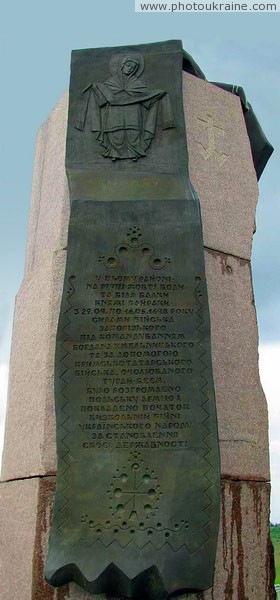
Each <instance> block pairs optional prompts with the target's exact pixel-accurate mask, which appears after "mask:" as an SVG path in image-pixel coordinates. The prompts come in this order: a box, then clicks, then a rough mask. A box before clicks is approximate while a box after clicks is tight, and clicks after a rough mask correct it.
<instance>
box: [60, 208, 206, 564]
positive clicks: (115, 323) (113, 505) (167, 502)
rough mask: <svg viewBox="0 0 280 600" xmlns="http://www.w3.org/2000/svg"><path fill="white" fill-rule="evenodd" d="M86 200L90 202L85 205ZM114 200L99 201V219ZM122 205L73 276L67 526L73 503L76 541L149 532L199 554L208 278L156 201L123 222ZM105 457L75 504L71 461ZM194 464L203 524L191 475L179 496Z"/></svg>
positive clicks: (158, 541)
mask: <svg viewBox="0 0 280 600" xmlns="http://www.w3.org/2000/svg"><path fill="white" fill-rule="evenodd" d="M180 207H182V208H183V207H184V203H181V202H180V203H179V204H178V205H177V204H176V205H175V204H174V202H172V203H171V205H170V210H171V211H172V212H174V211H176V210H178V208H180ZM89 208H91V207H90V205H86V204H85V206H84V210H86V211H87V210H89ZM106 208H107V206H102V205H101V204H100V203H98V204H97V205H95V210H96V211H97V213H96V223H98V214H99V211H101V212H102V211H104V210H105V209H106ZM124 208H125V207H124V206H122V210H123V209H124ZM118 210H119V209H118V206H117V204H116V203H112V204H111V210H110V215H111V223H110V226H109V230H110V235H109V236H108V239H107V237H106V235H103V238H102V239H103V243H102V246H103V252H102V253H100V254H99V253H97V252H95V253H94V254H92V256H91V261H90V263H87V267H86V269H84V273H83V274H82V275H81V274H79V268H78V265H79V257H78V258H76V261H77V262H76V264H77V269H75V271H74V272H75V275H74V274H73V272H72V274H71V276H70V277H69V284H70V285H69V286H68V292H67V295H66V303H65V310H64V320H63V327H62V331H63V336H64V340H63V344H62V361H61V376H60V379H61V395H62V398H63V408H62V412H63V428H64V431H63V439H62V443H63V448H64V450H65V453H64V462H65V470H64V472H63V488H62V492H63V501H62V507H61V524H60V525H59V530H60V531H61V532H64V530H65V527H66V529H67V528H68V521H67V520H65V516H66V515H65V514H64V513H65V512H66V513H67V510H68V507H69V505H70V504H71V503H72V510H73V511H74V513H75V516H74V517H73V515H72V520H73V521H74V522H75V523H76V529H75V527H73V531H72V545H73V546H75V545H76V544H77V543H78V542H79V539H80V540H83V541H84V543H86V544H87V545H88V544H89V545H90V546H92V545H94V544H96V543H99V542H100V543H101V544H102V545H103V546H104V547H105V548H107V547H108V546H109V545H110V544H111V543H112V540H115V542H116V543H118V544H119V545H120V546H121V548H125V547H126V546H127V545H128V544H130V543H131V542H132V541H133V540H134V541H135V544H136V546H137V547H138V548H142V547H144V546H145V544H146V543H147V541H148V540H150V541H152V543H153V545H154V546H155V547H156V548H158V549H159V548H163V547H164V546H165V544H167V543H168V547H169V549H172V551H174V552H176V551H177V550H178V549H179V548H182V547H185V548H186V549H187V550H188V552H189V553H190V554H192V553H195V552H196V551H197V550H198V549H199V548H200V547H201V546H203V545H204V544H206V543H207V541H208V539H209V534H208V532H207V526H208V525H209V522H210V521H209V515H208V513H207V512H205V513H204V511H205V509H206V507H209V506H211V503H212V499H211V494H210V496H209V494H208V493H207V490H208V489H209V486H210V487H211V473H212V468H213V467H212V461H211V452H210V446H209V444H208V442H209V435H210V429H209V427H208V423H209V417H210V415H209V413H208V409H207V405H208V402H209V391H208V390H207V386H208V380H207V377H206V371H207V366H206V363H205V362H204V358H203V357H204V354H205V349H204V346H203V338H204V336H205V331H204V329H203V326H204V313H203V310H204V293H205V287H204V286H205V283H203V282H202V279H201V273H200V269H198V273H199V274H198V273H197V271H196V267H195V265H192V268H191V270H190V273H188V274H187V273H186V272H185V261H188V255H189V252H190V249H189V242H188V238H186V236H185V234H184V230H181V228H180V226H179V228H178V231H177V234H176V236H175V237H176V244H174V240H175V238H174V237H173V235H174V234H173V231H172V230H171V232H170V233H169V234H168V236H167V235H166V234H165V235H164V236H162V225H161V222H160V217H159V224H158V226H157V228H158V231H157V234H155V233H154V232H153V230H154V226H153V227H152V228H151V226H150V224H148V223H149V217H148V215H147V224H146V225H145V219H146V214H145V213H146V211H147V210H149V211H150V214H152V212H153V210H154V205H153V203H151V204H147V207H143V208H141V212H143V215H142V217H141V219H139V217H138V219H137V222H136V224H135V223H134V224H133V222H132V224H131V225H130V226H126V228H124V226H123V225H122V216H121V214H118ZM182 218H183V219H184V218H185V217H182ZM141 220H142V221H143V224H142V225H141V223H140V222H139V221H141ZM81 222H82V223H83V232H84V237H85V239H87V240H88V244H93V247H96V244H97V240H98V239H99V235H100V234H99V230H98V227H97V228H96V231H94V232H93V230H92V229H91V228H90V227H88V224H87V215H86V213H85V215H84V216H83V219H82V221H81ZM120 227H121V229H120ZM121 230H122V233H121ZM105 248H106V251H104V250H105ZM74 264H75V261H74ZM73 266H74V265H73ZM201 311H202V313H201ZM70 382H71V384H70V385H69V383H70ZM210 393H211V392H210ZM69 398H70V399H71V402H70V404H71V406H70V404H69V402H68V399H69ZM69 417H70V420H69ZM70 424H71V425H70ZM74 448H75V451H73V449H74ZM74 454H75V455H76V458H74ZM160 455H162V458H160ZM169 455H170V459H171V462H170V465H172V463H173V464H174V465H176V466H175V467H174V466H172V471H171V472H170V473H169V470H168V461H169V459H168V456H169ZM77 457H79V458H77ZM102 457H103V458H102ZM99 460H101V462H102V464H103V467H102V473H103V474H102V482H103V486H101V485H100V488H99V490H98V494H99V497H100V498H99V501H98V502H95V500H94V497H95V494H94V492H95V491H96V490H91V491H89V492H87V495H86V496H85V498H84V499H83V497H81V498H80V500H79V502H75V505H76V506H75V505H74V504H73V499H72V498H71V489H70V487H69V481H70V470H73V471H75V475H74V478H75V479H76V481H80V482H81V485H82V482H83V475H82V472H81V471H80V469H79V464H80V465H81V468H82V465H84V467H85V468H86V472H87V473H88V477H89V478H90V479H91V478H93V481H97V480H98V478H99V477H101V475H99V472H98V464H99ZM91 462H92V468H90V470H89V465H90V464H91ZM174 468H175V472H174V471H173V469H174ZM192 470H194V471H195V472H196V477H197V482H196V485H199V489H200V490H201V494H200V497H199V498H198V499H197V500H196V508H197V510H198V513H199V514H200V517H199V518H200V521H201V522H200V527H198V525H197V521H196V519H197V516H195V518H194V516H193V514H192V513H193V510H192V503H191V501H188V496H189V498H191V496H192V486H193V483H192V486H189V489H188V490H187V491H186V493H185V499H186V498H187V501H186V502H185V500H184V503H183V504H182V505H181V500H180V509H178V508H176V509H175V510H174V512H173V508H172V495H173V492H172V489H173V485H174V482H173V483H172V485H171V486H170V481H172V480H173V479H174V477H175V480H174V481H176V478H177V477H179V478H180V481H182V480H186V482H187V481H188V482H189V483H188V485H189V484H190V479H189V477H190V472H192ZM168 473H169V474H168ZM206 474H207V475H206ZM72 476H73V475H72ZM170 478H171V479H170ZM204 494H205V496H204ZM74 506H75V508H74ZM194 528H195V529H196V535H195V536H194ZM65 531H66V530H65Z"/></svg>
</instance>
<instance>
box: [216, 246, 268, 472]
mask: <svg viewBox="0 0 280 600" xmlns="http://www.w3.org/2000/svg"><path fill="white" fill-rule="evenodd" d="M205 265H206V279H207V287H208V294H209V306H210V315H211V331H212V336H211V339H212V357H213V369H214V381H215V388H216V403H217V413H218V426H219V439H220V450H221V471H222V475H223V476H230V477H232V478H235V479H259V480H266V481H267V480H269V456H268V414H267V404H266V399H265V396H264V393H263V390H262V387H261V383H260V378H259V369H258V332H257V324H256V312H255V306H254V297H253V290H252V282H251V265H250V261H246V260H244V259H239V258H236V257H233V256H227V255H225V254H222V253H219V252H216V251H213V250H206V252H205Z"/></svg>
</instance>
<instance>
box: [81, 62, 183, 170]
mask: <svg viewBox="0 0 280 600" xmlns="http://www.w3.org/2000/svg"><path fill="white" fill-rule="evenodd" d="M143 70H144V59H143V56H142V55H141V54H138V53H134V52H131V53H129V54H126V55H117V56H113V57H112V59H111V61H110V71H111V75H112V76H111V77H110V78H109V79H107V80H106V81H104V82H103V83H91V84H90V85H88V86H87V87H86V88H85V89H84V90H83V91H82V98H81V102H80V109H79V116H78V119H77V121H76V125H75V126H76V128H77V129H80V130H82V131H83V130H84V128H85V122H86V118H87V115H89V117H90V119H91V130H92V131H93V132H96V133H97V138H96V139H97V140H98V141H99V143H100V145H101V146H102V147H103V148H104V152H103V156H104V157H105V158H111V160H112V161H116V160H118V159H132V160H133V161H137V160H138V159H139V158H142V157H144V156H146V152H147V149H148V148H149V146H150V144H151V141H152V140H153V138H154V136H155V131H156V120H157V112H158V106H159V104H161V111H162V129H169V128H173V127H175V123H174V116H173V111H172V107H171V103H170V98H169V95H168V93H167V92H166V91H164V90H149V89H148V88H147V87H146V85H145V83H144V82H143V81H142V79H141V75H142V73H143Z"/></svg>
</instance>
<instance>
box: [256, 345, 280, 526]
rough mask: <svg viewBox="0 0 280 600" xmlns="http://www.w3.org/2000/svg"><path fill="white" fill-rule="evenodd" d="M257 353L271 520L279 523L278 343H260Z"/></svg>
mask: <svg viewBox="0 0 280 600" xmlns="http://www.w3.org/2000/svg"><path fill="white" fill-rule="evenodd" d="M259 353H260V376H261V382H262V385H263V389H264V393H265V395H266V399H267V404H268V415H269V445H270V468H271V484H272V494H271V520H272V521H273V522H276V521H277V522H278V523H280V502H279V498H280V378H279V374H278V370H279V369H280V344H262V345H261V346H260V349H259Z"/></svg>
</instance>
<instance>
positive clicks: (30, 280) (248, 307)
mask: <svg viewBox="0 0 280 600" xmlns="http://www.w3.org/2000/svg"><path fill="white" fill-rule="evenodd" d="M159 61H160V65H161V67H160V68H159ZM182 64H183V67H184V72H183V73H182ZM181 77H183V95H182V100H181V87H182V83H181ZM116 97H117V98H118V101H116V100H115V98H116ZM182 101H183V102H182ZM67 103H68V97H67V96H66V95H65V97H63V99H62V100H61V101H60V102H59V103H58V105H57V107H56V108H55V109H54V111H53V113H52V114H51V116H50V118H49V119H48V121H47V122H46V123H45V124H44V125H43V127H42V128H41V130H40V131H39V134H38V141H37V150H36V158H35V169H34V180H33V191H32V203H31V217H30V225H29V235H28V246H27V256H26V271H25V277H24V282H23V285H22V287H21V290H20V292H19V294H18V297H17V301H16V309H15V319H14V334H13V348H12V355H11V372H10V387H9V404H8V415H7V425H6V439H5V448H4V457H3V475H2V477H3V481H2V483H1V490H2V495H1V497H2V510H3V514H4V528H3V535H4V539H5V542H3V544H2V547H3V548H5V553H4V557H3V569H4V570H3V576H2V580H3V581H4V596H3V598H4V600H6V599H8V598H9V599H10V598H14V599H15V600H17V598H20V599H21V600H27V599H28V600H31V599H32V600H38V599H41V598H42V599H44V600H46V599H50V600H51V599H52V600H54V599H60V600H62V598H63V599H65V600H66V599H70V598H71V599H73V600H74V599H76V600H78V599H80V600H86V599H88V600H89V598H92V597H96V598H99V597H101V596H100V595H99V594H100V593H107V594H109V595H110V594H111V595H112V594H113V595H114V597H115V598H117V597H120V596H122V597H133V598H145V599H147V600H148V599H150V600H153V599H154V600H156V599H159V598H160V599H164V598H167V597H168V595H169V594H173V593H175V592H177V593H178V592H180V593H181V597H183V596H184V597H186V594H188V598H191V599H193V600H194V599H195V598H199V599H200V600H202V599H203V600H210V599H215V600H222V599H224V600H227V599H228V598H229V599H232V600H241V599H242V600H243V599H244V600H245V599H246V600H253V598H254V597H255V589H256V588H257V589H258V593H259V596H260V597H261V598H264V599H267V600H269V599H272V598H274V595H273V594H274V592H273V577H272V572H273V569H272V564H271V561H272V559H271V548H270V538H269V465H268V440H267V409H266V402H265V398H264V395H263V392H262V389H261V386H260V382H259V375H258V355H257V328H256V319H255V308H254V301H253V292H252V284H251V272H250V256H251V243H252V235H253V231H254V226H255V207H256V202H257V197H258V191H257V176H259V175H260V174H261V172H262V170H263V168H264V166H265V164H266V161H267V160H268V158H269V155H270V154H271V151H272V150H271V146H270V145H269V143H268V142H267V140H266V138H265V136H264V134H263V133H262V131H261V129H260V127H259V125H258V123H257V121H256V120H255V117H254V114H253V112H252V109H251V107H250V105H249V104H248V102H247V100H246V97H245V94H244V92H243V90H242V89H240V88H236V86H227V85H224V84H217V83H216V84H210V83H208V82H206V81H205V78H204V76H203V73H202V72H201V70H200V69H199V67H198V66H197V65H196V63H195V62H194V61H193V60H192V59H191V57H190V56H189V55H187V54H186V53H183V52H182V49H181V45H180V43H179V42H176V41H171V42H165V43H158V44H148V45H143V46H138V47H129V48H113V49H98V50H94V51H89V50H88V51H79V52H74V53H73V59H72V76H71V86H70V102H69V117H68V132H67V147H66V150H65V138H66V126H67ZM183 111H184V114H183ZM184 118H185V122H184ZM185 123H186V125H185ZM250 142H251V143H250ZM65 156H66V169H67V176H68V182H69V187H70V201H69V196H68V186H67V182H66V173H65V166H64V162H65ZM194 190H195V191H194ZM199 201H200V205H201V213H202V227H203V242H202V234H201V224H200V216H199ZM70 205H71V206H70ZM70 208H71V212H70ZM69 214H70V225H69V237H68V244H67V230H68V222H69ZM203 244H204V252H203ZM66 254H67V264H66V274H65V278H64V270H65V260H66ZM203 254H204V258H203ZM204 261H205V267H204ZM205 273H206V277H205ZM63 279H64V289H63ZM206 283H207V288H208V297H209V309H210V317H211V338H210V321H209V314H208V302H207V289H206ZM61 297H62V300H61ZM60 306H61V308H60ZM59 311H60V317H59V321H58V316H59ZM139 311H140V312H139ZM55 346H56V358H55V360H54V355H55ZM211 348H212V360H213V372H212V361H211ZM54 373H55V405H56V419H57V422H56V426H57V450H58V455H57V456H56V444H55V429H56V427H55V416H54V386H53V381H54ZM212 373H213V375H214V378H213V376H212ZM202 380H203V382H202ZM213 382H214V383H215V392H216V401H215V392H214V383H213ZM19 399H20V400H19ZM216 409H217V418H218V430H217V427H216V417H215V414H216ZM246 415H248V418H247V419H245V418H244V416H246ZM249 417H250V418H249ZM217 431H218V432H219V433H217ZM217 436H218V437H217ZM219 454H220V458H221V465H220V461H219ZM56 459H57V460H56ZM56 462H57V468H58V472H57V484H56ZM220 481H221V484H220ZM55 488H56V490H57V492H56V500H55V509H54V514H53V518H54V520H53V527H52V530H51V537H50V542H49V536H50V527H51V521H52V502H53V494H54V491H55ZM220 489H221V501H220ZM220 503H221V510H220V509H219V506H220ZM218 527H219V535H218ZM217 535H218V543H217ZM216 543H217V550H216ZM23 548H24V553H23ZM47 553H48V558H47ZM22 555H23V556H22ZM46 560H47V562H46ZM214 563H215V569H214ZM45 564H46V571H45V573H46V577H47V580H48V582H47V581H46V580H45V576H44V569H45ZM53 586H58V587H53ZM96 594H98V595H96ZM182 595H183V596H182Z"/></svg>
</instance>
